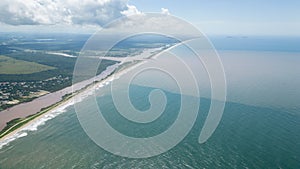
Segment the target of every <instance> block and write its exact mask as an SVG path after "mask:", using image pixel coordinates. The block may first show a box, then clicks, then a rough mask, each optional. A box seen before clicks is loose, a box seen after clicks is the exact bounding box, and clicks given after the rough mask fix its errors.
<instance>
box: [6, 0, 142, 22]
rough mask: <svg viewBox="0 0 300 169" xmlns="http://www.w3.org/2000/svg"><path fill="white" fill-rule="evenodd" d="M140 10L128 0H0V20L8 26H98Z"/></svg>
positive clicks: (137, 12)
mask: <svg viewBox="0 0 300 169" xmlns="http://www.w3.org/2000/svg"><path fill="white" fill-rule="evenodd" d="M139 13H141V12H140V11H139V10H138V9H137V8H136V7H135V6H133V5H128V1H127V0H26V1H25V0H1V1H0V22H2V23H5V24H8V25H56V24H70V25H71V24H78V25H100V26H103V25H104V24H107V23H108V22H110V21H112V20H114V19H116V18H118V17H121V16H129V15H133V14H139Z"/></svg>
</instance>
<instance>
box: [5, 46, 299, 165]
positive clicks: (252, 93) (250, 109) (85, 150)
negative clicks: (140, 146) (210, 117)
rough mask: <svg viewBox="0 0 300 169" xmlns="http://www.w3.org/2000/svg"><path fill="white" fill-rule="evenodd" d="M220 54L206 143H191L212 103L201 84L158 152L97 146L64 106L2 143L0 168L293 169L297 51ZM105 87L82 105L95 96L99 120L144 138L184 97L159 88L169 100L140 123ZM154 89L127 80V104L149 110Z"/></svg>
mask: <svg viewBox="0 0 300 169" xmlns="http://www.w3.org/2000/svg"><path fill="white" fill-rule="evenodd" d="M219 54H220V58H221V60H222V61H223V65H224V68H225V73H226V80H227V87H228V90H227V92H228V93H227V102H226V105H225V110H224V113H223V117H222V119H221V121H220V124H219V126H218V128H217V129H216V131H215V132H214V133H213V135H212V136H211V137H210V138H209V139H208V141H207V142H205V143H203V144H199V143H198V137H199V133H200V131H201V128H202V127H203V124H204V122H205V118H206V116H207V114H208V111H209V106H210V101H211V100H210V99H209V94H210V91H208V92H206V91H205V90H207V86H206V85H207V84H206V83H205V82H203V83H202V84H203V85H204V86H205V87H203V88H201V90H200V93H201V91H202V94H203V95H201V96H202V97H201V98H199V101H200V107H199V112H198V116H197V119H196V121H195V124H194V125H193V127H192V129H191V131H190V132H189V133H188V134H187V136H186V137H185V138H184V139H183V140H182V141H181V142H180V143H179V144H178V145H176V146H175V147H174V148H172V149H171V150H169V151H167V152H165V153H162V154H160V155H157V156H154V157H150V158H144V159H132V158H126V157H120V156H117V155H114V154H112V153H110V152H108V151H106V150H104V149H102V148H101V147H99V146H98V145H97V144H96V143H94V142H93V141H92V140H91V139H90V138H89V137H88V135H87V134H86V133H85V132H84V130H83V129H82V127H81V125H80V123H79V121H78V118H77V115H76V112H75V108H74V106H73V105H71V106H69V107H67V108H64V109H61V110H59V111H58V112H53V118H51V119H50V118H49V119H50V120H47V121H46V120H45V121H44V124H43V125H39V126H38V127H36V126H33V127H34V128H33V129H32V130H31V131H23V135H22V133H21V134H20V135H19V137H20V138H18V139H15V140H14V141H12V142H10V143H8V144H7V145H4V146H3V147H2V148H1V149H0V168H24V169H25V168H28V169H32V168H62V169H63V168H112V169H115V168H251V169H252V168H286V169H297V168H300V132H299V131H300V105H299V100H300V93H299V90H298V89H299V85H300V77H299V72H300V69H299V68H298V65H299V63H300V54H299V52H297V51H284V50H283V51H277V50H275V51H271V50H266V51H261V50H255V49H253V50H246V49H245V50H244V49H243V50H237V49H236V50H234V49H232V50H226V51H220V53H219ZM194 66H195V67H196V68H197V66H198V65H194ZM200 69H201V68H199V70H200ZM203 79H205V77H204V76H203ZM198 80H199V79H198ZM204 81H205V80H204ZM108 86H109V85H108ZM108 86H106V87H102V88H100V89H99V90H97V91H96V94H95V95H90V96H88V97H87V98H85V99H84V100H83V101H82V102H81V105H84V106H86V107H83V109H86V110H87V111H88V110H90V106H91V104H90V103H91V100H93V99H94V98H96V101H97V103H98V106H99V109H100V110H101V112H103V116H104V117H105V119H106V120H107V121H108V122H109V124H110V125H111V126H113V128H114V129H115V130H117V131H118V132H120V133H123V134H125V135H128V136H132V137H137V138H142V137H151V136H154V135H157V134H159V133H162V132H163V131H165V130H167V129H168V128H169V127H170V125H171V124H172V123H173V122H174V121H175V120H176V118H177V116H178V110H179V108H180V99H181V97H183V96H182V95H180V94H178V93H177V92H174V91H172V90H165V89H162V90H163V91H164V93H165V94H166V98H167V100H168V102H167V104H166V107H165V110H164V112H163V114H162V115H161V116H160V117H159V118H158V119H156V121H154V122H151V123H149V124H145V125H143V127H140V125H137V124H136V123H134V122H131V121H129V120H127V119H125V118H124V117H123V116H121V115H120V114H119V113H118V111H117V109H116V107H115V106H114V104H113V98H112V95H111V93H110V92H109V88H108ZM153 89H154V88H153V86H152V87H151V86H143V85H139V84H132V85H131V86H130V91H131V92H130V99H131V102H132V104H133V105H134V106H135V107H136V108H137V109H138V110H141V111H143V110H147V109H149V107H150V103H149V101H148V97H147V96H148V95H149V93H150V91H152V90H153ZM54 116H55V117H54ZM29 130H30V129H29ZM21 136H23V137H21Z"/></svg>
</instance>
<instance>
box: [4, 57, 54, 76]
mask: <svg viewBox="0 0 300 169" xmlns="http://www.w3.org/2000/svg"><path fill="white" fill-rule="evenodd" d="M52 69H55V68H54V67H51V66H47V65H42V64H39V63H34V62H28V61H23V60H17V59H13V58H10V57H7V56H2V55H0V74H32V73H37V72H42V71H46V70H52Z"/></svg>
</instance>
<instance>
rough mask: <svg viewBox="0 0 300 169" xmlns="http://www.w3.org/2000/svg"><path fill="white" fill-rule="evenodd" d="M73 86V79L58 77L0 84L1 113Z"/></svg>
mask: <svg viewBox="0 0 300 169" xmlns="http://www.w3.org/2000/svg"><path fill="white" fill-rule="evenodd" d="M70 84H71V77H69V76H66V77H64V76H62V75H58V76H55V77H52V78H49V79H45V80H40V81H28V82H26V81H23V82H0V111H1V110H4V109H7V108H10V107H12V106H14V105H16V104H19V103H22V102H28V101H31V100H33V99H35V98H38V97H40V96H43V95H46V94H48V93H50V92H53V91H57V90H58V89H61V88H63V87H65V86H67V85H70Z"/></svg>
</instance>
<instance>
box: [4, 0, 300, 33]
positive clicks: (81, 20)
mask: <svg viewBox="0 0 300 169" xmlns="http://www.w3.org/2000/svg"><path fill="white" fill-rule="evenodd" d="M162 8H164V11H165V12H166V11H169V13H170V14H171V15H174V16H177V17H180V18H182V19H184V20H186V21H188V22H190V23H192V24H193V25H195V26H196V27H198V28H199V29H200V30H202V31H203V32H204V33H206V34H212V35H213V34H222V35H279V36H280V35H282V36H284V35H290V36H300V12H299V11H300V10H299V9H300V1H296V0H272V1H267V0H251V1H241V0H185V1H182V0H129V1H128V0H83V1H82V0H62V1H52V0H26V1H20V0H1V2H0V28H1V29H0V30H1V31H17V30H28V31H30V30H45V31H47V30H58V31H68V32H69V31H75V32H76V31H78V30H82V28H85V30H89V31H91V32H92V31H93V30H95V28H96V29H97V26H103V25H104V24H105V23H108V22H109V21H111V20H113V19H116V18H118V17H120V16H124V15H125V16H126V15H129V14H134V13H147V12H161V11H162Z"/></svg>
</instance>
